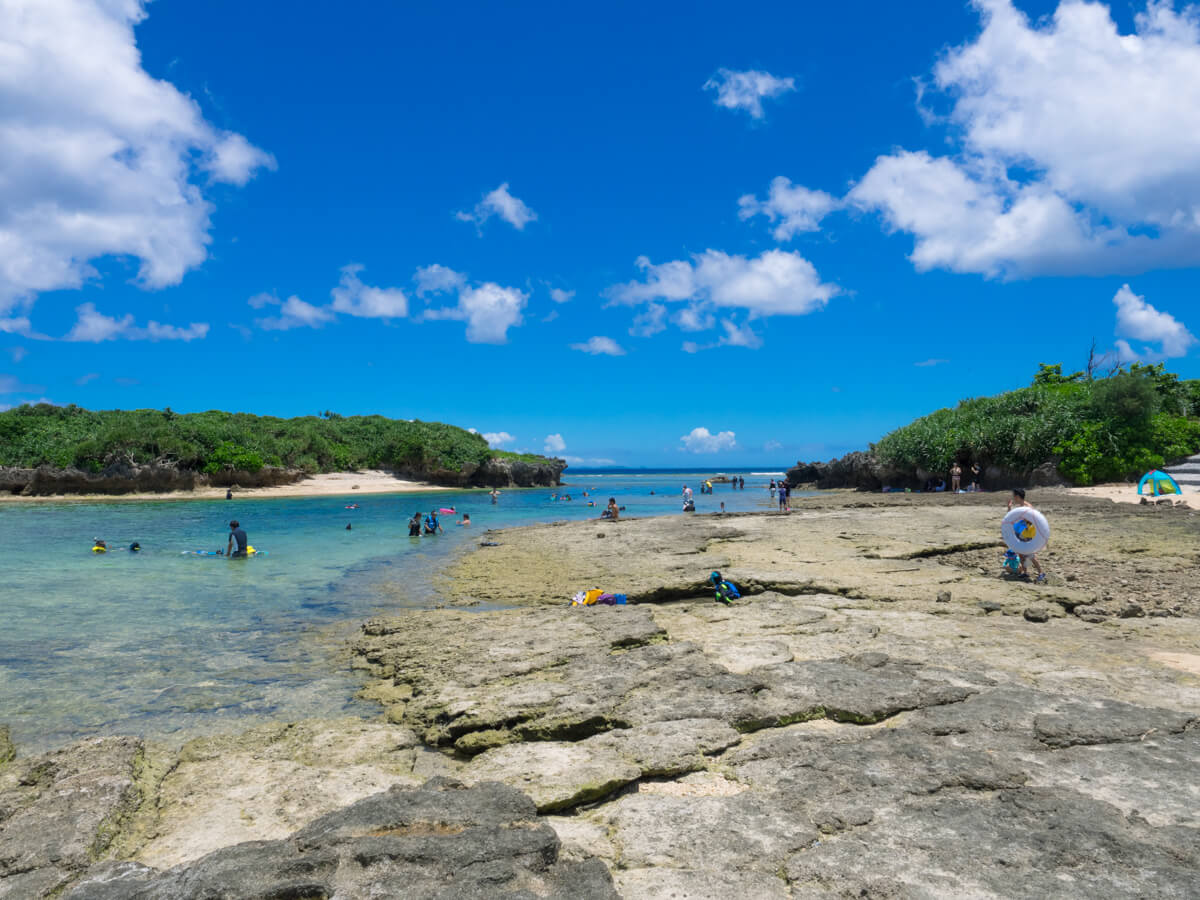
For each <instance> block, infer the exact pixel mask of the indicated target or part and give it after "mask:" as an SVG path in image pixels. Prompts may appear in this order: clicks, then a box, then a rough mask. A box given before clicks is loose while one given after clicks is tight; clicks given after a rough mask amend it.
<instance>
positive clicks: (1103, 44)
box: [848, 0, 1200, 277]
mask: <svg viewBox="0 0 1200 900" xmlns="http://www.w3.org/2000/svg"><path fill="white" fill-rule="evenodd" d="M975 5H976V7H977V8H978V9H979V11H980V14H981V17H982V19H983V29H982V31H981V33H980V34H979V35H978V37H977V38H976V39H975V40H973V41H971V42H969V43H967V44H965V45H963V46H961V47H958V48H955V49H953V50H951V51H949V52H948V53H947V54H946V55H945V56H944V57H943V58H942V60H941V62H939V64H938V65H937V66H936V67H935V69H934V72H933V82H934V86H935V87H936V89H938V90H939V91H941V92H942V94H943V95H944V96H945V97H947V98H949V99H950V100H951V101H952V106H951V109H950V112H949V116H948V119H947V121H948V123H949V124H950V126H951V127H952V129H953V135H954V136H955V137H957V138H958V143H959V152H958V153H957V154H956V155H955V156H953V157H938V158H935V157H932V156H931V155H930V154H928V153H925V152H915V153H914V152H908V151H898V152H896V153H894V154H890V155H887V156H882V157H880V158H879V159H878V160H877V161H876V163H875V165H874V166H873V167H872V169H871V170H870V171H869V172H868V173H867V174H866V175H865V176H864V177H863V179H862V180H861V181H860V182H859V184H858V185H857V186H856V187H855V188H854V189H853V190H852V191H851V192H850V194H849V196H848V199H849V200H850V201H851V202H852V203H854V204H856V205H857V206H859V207H861V208H863V209H869V210H876V211H878V212H880V213H881V215H882V216H883V219H884V221H885V222H886V223H887V224H888V225H889V226H890V227H891V228H893V229H896V230H900V231H905V232H908V233H910V234H912V235H913V237H914V239H915V246H914V251H913V254H912V260H913V263H914V265H915V266H916V267H917V268H918V269H922V270H924V269H930V268H944V269H949V270H951V271H955V272H973V273H980V274H983V275H987V276H993V277H995V276H999V277H1028V276H1033V275H1041V274H1103V273H1108V272H1128V271H1144V270H1145V269H1147V268H1149V267H1153V266H1163V265H1192V264H1195V263H1197V262H1200V18H1198V17H1197V15H1196V12H1195V8H1194V7H1187V8H1185V9H1184V10H1182V11H1180V12H1176V11H1175V10H1174V7H1173V5H1172V4H1171V3H1170V2H1150V3H1149V4H1148V5H1147V6H1146V7H1145V8H1144V10H1143V11H1142V12H1141V13H1139V14H1137V15H1136V16H1135V30H1134V32H1133V33H1131V34H1121V33H1120V32H1119V31H1118V30H1117V27H1116V25H1115V23H1114V22H1113V20H1112V17H1111V15H1110V12H1109V9H1108V7H1106V6H1104V5H1103V4H1100V3H1087V2H1079V0H1063V2H1061V3H1060V4H1059V6H1058V8H1057V10H1056V11H1055V13H1054V15H1053V16H1052V17H1051V18H1049V19H1045V20H1039V21H1038V23H1036V24H1031V23H1030V21H1029V19H1028V18H1027V17H1026V16H1025V15H1024V14H1023V13H1021V12H1020V11H1019V10H1017V9H1016V8H1015V7H1014V6H1013V5H1012V3H1011V2H1010V0H976V3H975Z"/></svg>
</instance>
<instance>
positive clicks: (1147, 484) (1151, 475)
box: [1138, 469, 1183, 497]
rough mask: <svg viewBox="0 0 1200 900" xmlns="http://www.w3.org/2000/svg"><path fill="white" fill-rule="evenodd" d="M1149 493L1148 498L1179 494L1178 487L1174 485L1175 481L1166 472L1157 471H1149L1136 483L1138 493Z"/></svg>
mask: <svg viewBox="0 0 1200 900" xmlns="http://www.w3.org/2000/svg"><path fill="white" fill-rule="evenodd" d="M1147 491H1149V493H1150V496H1152V497H1158V496H1160V495H1162V494H1181V493H1183V492H1182V491H1180V490H1179V485H1178V484H1176V483H1175V479H1174V478H1172V477H1171V476H1170V475H1168V474H1167V473H1166V472H1160V471H1159V470H1158V469H1151V470H1150V471H1149V472H1147V473H1146V474H1145V475H1143V476H1142V480H1141V481H1139V482H1138V493H1139V494H1142V493H1146V492H1147Z"/></svg>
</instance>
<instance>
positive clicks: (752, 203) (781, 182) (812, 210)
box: [738, 175, 841, 241]
mask: <svg viewBox="0 0 1200 900" xmlns="http://www.w3.org/2000/svg"><path fill="white" fill-rule="evenodd" d="M840 206H841V201H840V200H838V199H837V198H836V197H833V196H832V195H830V194H827V193H825V192H824V191H813V190H809V189H808V188H806V187H803V186H801V185H798V184H797V185H793V184H792V183H791V181H789V180H788V179H787V178H784V177H783V176H782V175H780V176H778V177H776V178H774V179H772V180H771V187H770V190H769V192H768V195H767V199H766V200H759V199H758V197H756V196H755V195H754V194H746V195H745V196H743V197H740V198H739V199H738V218H740V219H743V220H744V219H750V218H753V217H754V216H766V217H767V221H769V222H778V223H779V224H778V225H776V226H775V228H774V229H773V230H772V232H771V234H772V235H773V236H774V238H775V240H777V241H788V240H791V239H792V238H794V237H795V236H796V235H797V234H800V233H801V232H805V231H816V230H817V229H819V228H820V227H821V220H822V219H824V218H825V217H826V216H827V215H829V214H830V213H831V212H833V211H834V210H835V209H837V208H838V207H840Z"/></svg>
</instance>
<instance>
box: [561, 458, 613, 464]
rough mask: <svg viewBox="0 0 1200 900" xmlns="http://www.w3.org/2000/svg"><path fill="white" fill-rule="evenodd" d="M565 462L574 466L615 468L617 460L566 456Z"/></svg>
mask: <svg viewBox="0 0 1200 900" xmlns="http://www.w3.org/2000/svg"><path fill="white" fill-rule="evenodd" d="M563 460H564V461H566V462H568V463H570V464H571V465H573V466H615V465H616V464H617V461H616V460H615V459H608V458H607V457H602V456H587V457H585V456H564V457H563Z"/></svg>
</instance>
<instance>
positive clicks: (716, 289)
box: [607, 250, 840, 352]
mask: <svg viewBox="0 0 1200 900" xmlns="http://www.w3.org/2000/svg"><path fill="white" fill-rule="evenodd" d="M636 264H637V267H638V268H639V269H641V270H642V272H643V273H644V275H643V280H641V281H631V282H628V283H626V284H620V285H615V286H613V287H611V288H609V289H608V291H607V295H608V297H609V298H610V300H611V301H612V302H613V303H619V304H627V305H640V304H644V305H645V306H644V308H643V310H642V312H641V313H639V314H638V316H637V317H636V318H635V319H634V323H633V327H632V328H630V330H629V333H630V334H632V335H635V336H639V337H645V336H649V335H652V334H656V333H657V332H659V331H662V330H663V328H665V327H666V326H665V324H664V322H665V320H666V319H667V315H668V314H667V309H668V307H667V306H666V304H669V303H683V304H686V305H685V306H683V307H682V308H681V309H678V310H677V311H676V312H675V313H674V315H673V316H671V321H672V322H673V323H674V324H675V325H676V326H678V327H679V328H680V329H682V330H684V331H707V330H710V329H713V328H716V327H717V325H718V323H719V324H720V327H721V329H722V330H723V331H724V334H723V335H721V336H720V337H719V338H718V339H716V340H714V341H713V342H711V343H706V344H702V343H699V342H696V341H689V342H687V343H685V344H684V350H685V351H687V352H696V351H697V350H701V349H707V348H709V347H719V346H736V347H759V346H761V345H762V341H761V339H760V338H759V337H758V336H757V335H756V334H755V333H754V332H753V331H752V330H751V329H749V328H748V327H747V326H746V325H745V324H737V323H735V322H734V321H733V319H730V318H728V317H724V318H720V317H719V316H718V314H717V311H719V310H722V309H725V310H743V311H745V313H746V318H747V319H748V320H754V319H758V318H765V317H767V316H775V315H780V316H802V315H806V314H808V313H811V312H814V311H816V310H819V309H821V308H822V307H824V306H825V304H826V303H828V302H829V299H830V298H831V297H834V296H835V295H837V294H838V293H839V292H840V288H838V287H837V285H833V284H826V283H824V282H822V281H821V279H820V276H819V275H818V274H817V270H816V268H815V267H814V266H813V264H812V263H810V262H809V261H808V260H807V259H805V258H804V257H803V256H801V255H800V254H799V253H795V252H788V251H784V250H768V251H766V252H764V253H762V254H761V255H760V256H757V257H750V258H747V257H745V256H736V255H730V254H728V253H723V252H721V251H719V250H706V251H704V252H703V253H698V254H695V255H694V256H693V257H692V258H691V259H687V260H672V261H670V262H665V263H658V264H655V263H651V262H650V260H649V259H647V258H646V257H645V256H641V257H638V259H637V263H636Z"/></svg>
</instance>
